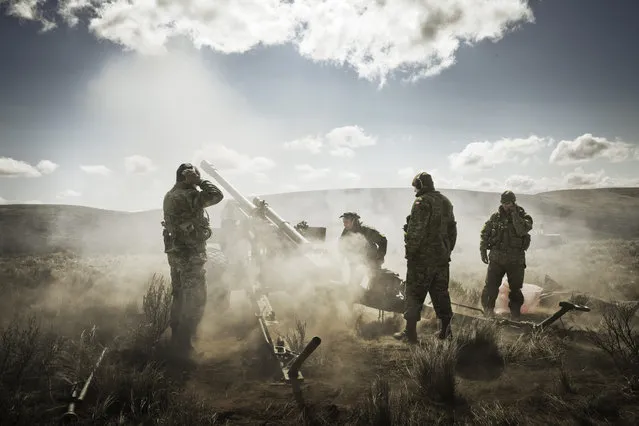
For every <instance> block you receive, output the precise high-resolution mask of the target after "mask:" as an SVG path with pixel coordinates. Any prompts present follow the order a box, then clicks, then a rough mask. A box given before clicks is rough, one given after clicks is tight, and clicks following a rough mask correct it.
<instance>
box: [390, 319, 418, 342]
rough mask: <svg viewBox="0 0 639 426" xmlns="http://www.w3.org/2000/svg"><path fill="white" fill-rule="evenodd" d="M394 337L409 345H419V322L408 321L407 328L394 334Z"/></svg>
mask: <svg viewBox="0 0 639 426" xmlns="http://www.w3.org/2000/svg"><path fill="white" fill-rule="evenodd" d="M393 337H394V338H395V339H397V340H401V341H405V342H407V343H411V344H415V343H417V321H408V320H407V321H406V327H405V328H404V330H402V331H400V332H399V333H395V334H393Z"/></svg>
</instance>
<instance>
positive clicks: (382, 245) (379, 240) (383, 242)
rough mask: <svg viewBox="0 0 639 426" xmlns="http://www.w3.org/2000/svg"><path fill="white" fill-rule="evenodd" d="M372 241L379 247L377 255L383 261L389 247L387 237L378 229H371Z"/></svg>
mask: <svg viewBox="0 0 639 426" xmlns="http://www.w3.org/2000/svg"><path fill="white" fill-rule="evenodd" d="M370 234H371V241H373V242H374V243H375V244H376V245H377V255H378V258H380V259H383V258H384V256H386V249H387V246H388V240H387V239H386V236H384V235H383V234H381V233H380V232H379V231H378V230H376V229H371V232H370Z"/></svg>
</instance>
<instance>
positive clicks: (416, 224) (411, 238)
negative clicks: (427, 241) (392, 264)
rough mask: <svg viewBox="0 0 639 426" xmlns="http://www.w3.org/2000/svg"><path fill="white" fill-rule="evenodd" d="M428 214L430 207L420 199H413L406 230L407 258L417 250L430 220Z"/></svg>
mask: <svg viewBox="0 0 639 426" xmlns="http://www.w3.org/2000/svg"><path fill="white" fill-rule="evenodd" d="M430 214H431V208H430V205H429V204H428V203H426V202H425V201H424V200H423V199H421V198H417V199H415V201H414V202H413V207H412V209H411V212H410V219H409V221H408V229H407V230H406V239H405V241H406V255H407V256H408V257H410V256H411V255H412V254H414V253H416V252H417V251H418V250H419V247H420V246H421V243H422V240H423V238H424V233H425V229H426V226H427V225H428V221H429V220H430Z"/></svg>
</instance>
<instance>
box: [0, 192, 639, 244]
mask: <svg viewBox="0 0 639 426" xmlns="http://www.w3.org/2000/svg"><path fill="white" fill-rule="evenodd" d="M442 192H443V193H444V194H445V195H447V196H448V197H449V198H450V199H451V201H452V202H453V204H454V205H455V212H456V217H457V221H458V224H459V234H460V243H459V245H460V250H463V249H473V250H475V249H476V246H477V244H478V238H479V231H480V229H481V226H482V224H483V222H484V221H485V220H486V219H487V217H488V216H489V215H490V213H491V212H493V211H494V210H495V209H496V208H497V205H498V202H499V194H496V193H489V192H477V191H465V190H445V189H444V190H442ZM226 196H227V199H229V198H230V196H229V195H228V194H227V195H226ZM413 197H414V194H413V191H412V189H410V188H371V189H367V188H364V189H341V190H325V191H307V192H295V193H284V194H271V195H265V196H262V198H263V199H264V200H266V201H267V202H268V203H269V204H270V205H271V206H272V207H273V208H274V209H275V210H276V211H277V212H278V213H279V214H280V215H281V216H282V217H284V218H285V219H287V220H289V221H290V222H291V223H292V224H296V223H297V222H299V221H302V220H305V221H307V222H308V223H309V225H311V226H325V227H327V228H328V231H327V238H328V239H334V238H337V236H338V235H339V232H341V221H340V219H339V215H340V214H341V213H342V212H344V211H349V210H355V211H358V212H359V213H360V215H361V216H362V219H363V221H364V222H366V223H368V224H370V225H372V226H374V227H376V228H378V229H380V231H382V232H384V233H385V234H386V235H387V236H388V238H389V241H390V243H389V244H390V245H391V246H392V245H393V244H395V245H401V235H402V231H401V227H402V225H403V224H404V222H405V218H406V215H407V214H408V213H409V211H410V206H411V203H412V200H413ZM225 202H226V201H223V202H222V203H221V204H220V205H218V206H215V207H212V208H210V209H208V210H209V214H210V216H211V220H212V223H213V226H218V225H219V216H220V212H221V210H222V208H223V204H224V203H225ZM518 203H519V204H520V205H521V206H523V207H524V208H525V209H526V210H527V211H528V212H529V213H530V214H531V215H532V216H533V218H534V220H535V232H539V231H540V230H542V229H543V232H544V233H546V234H550V233H554V234H561V235H562V237H563V238H565V239H567V240H583V239H607V238H621V239H636V238H639V220H638V218H639V188H605V189H583V190H562V191H552V192H545V193H540V194H534V195H520V196H518ZM161 220H162V212H161V210H159V209H158V210H149V211H144V212H135V213H129V212H121V211H111V210H102V209H95V208H89V207H81V206H68V205H52V204H49V205H2V206H0V225H1V229H2V231H1V233H0V235H1V238H0V253H2V254H4V255H11V254H35V253H48V252H54V251H73V252H82V253H87V252H92V253H105V252H106V253H116V252H119V253H136V252H150V251H161V250H162V235H161V234H162V229H161V226H160V222H161ZM537 240H539V238H537ZM534 241H535V239H534ZM533 244H534V242H533Z"/></svg>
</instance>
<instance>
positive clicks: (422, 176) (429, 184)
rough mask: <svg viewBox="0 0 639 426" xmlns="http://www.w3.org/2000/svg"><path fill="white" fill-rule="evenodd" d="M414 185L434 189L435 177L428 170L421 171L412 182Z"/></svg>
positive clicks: (419, 187) (418, 187)
mask: <svg viewBox="0 0 639 426" xmlns="http://www.w3.org/2000/svg"><path fill="white" fill-rule="evenodd" d="M412 185H413V187H415V188H417V189H422V188H427V189H433V188H434V185H433V177H432V176H431V175H430V174H428V173H426V172H419V173H417V174H416V175H415V177H414V178H413V182H412Z"/></svg>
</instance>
